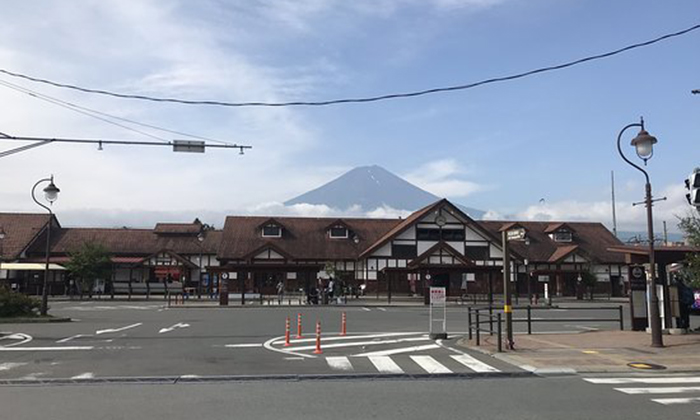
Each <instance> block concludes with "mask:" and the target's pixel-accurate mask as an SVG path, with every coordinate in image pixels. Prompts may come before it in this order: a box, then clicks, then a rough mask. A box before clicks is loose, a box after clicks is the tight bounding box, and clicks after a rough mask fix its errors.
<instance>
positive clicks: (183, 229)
mask: <svg viewBox="0 0 700 420" xmlns="http://www.w3.org/2000/svg"><path fill="white" fill-rule="evenodd" d="M201 231H202V224H201V223H196V222H195V223H157V224H156V227H155V228H154V229H153V232H154V233H156V234H180V235H183V234H184V235H196V234H198V233H199V232H201Z"/></svg>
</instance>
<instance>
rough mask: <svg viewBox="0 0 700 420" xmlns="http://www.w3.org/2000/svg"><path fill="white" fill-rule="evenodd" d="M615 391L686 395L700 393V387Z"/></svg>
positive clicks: (620, 389)
mask: <svg viewBox="0 0 700 420" xmlns="http://www.w3.org/2000/svg"><path fill="white" fill-rule="evenodd" d="M615 391H620V392H624V393H625V394H631V395H638V394H684V393H686V392H697V391H700V386H670V387H661V388H615Z"/></svg>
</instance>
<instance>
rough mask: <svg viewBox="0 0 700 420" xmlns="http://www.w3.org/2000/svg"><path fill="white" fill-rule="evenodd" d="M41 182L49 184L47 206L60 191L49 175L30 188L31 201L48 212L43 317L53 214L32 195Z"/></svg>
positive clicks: (42, 304)
mask: <svg viewBox="0 0 700 420" xmlns="http://www.w3.org/2000/svg"><path fill="white" fill-rule="evenodd" d="M42 182H48V183H49V185H47V186H46V188H44V198H45V199H46V201H48V202H49V205H52V204H53V202H54V201H56V200H57V199H58V193H59V192H60V191H61V190H59V189H58V187H56V185H55V184H54V183H53V175H51V178H44V179H40V180H39V181H37V182H36V184H34V186H33V187H32V199H33V200H34V202H35V203H37V204H38V205H39V206H41V207H43V208H44V209H46V211H48V212H49V221H48V222H47V223H46V265H45V266H44V282H43V285H42V288H41V309H40V313H41V315H43V316H45V315H46V312H48V306H49V304H48V303H49V294H48V291H49V257H50V255H51V254H50V250H51V220H52V219H53V212H52V211H51V207H49V206H46V205H44V204H41V203H40V202H39V200H37V199H36V195H35V194H34V192H35V190H36V187H37V186H38V185H39V184H41V183H42Z"/></svg>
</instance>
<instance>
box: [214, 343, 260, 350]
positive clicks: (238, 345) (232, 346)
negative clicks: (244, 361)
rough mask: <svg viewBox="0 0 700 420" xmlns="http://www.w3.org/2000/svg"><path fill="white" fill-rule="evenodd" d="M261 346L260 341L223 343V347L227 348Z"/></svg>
mask: <svg viewBox="0 0 700 420" xmlns="http://www.w3.org/2000/svg"><path fill="white" fill-rule="evenodd" d="M262 346H263V345H262V343H244V344H224V347H226V348H229V349H237V348H248V347H262Z"/></svg>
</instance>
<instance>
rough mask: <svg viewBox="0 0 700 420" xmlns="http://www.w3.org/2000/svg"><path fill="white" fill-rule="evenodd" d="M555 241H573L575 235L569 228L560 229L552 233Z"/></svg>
mask: <svg viewBox="0 0 700 420" xmlns="http://www.w3.org/2000/svg"><path fill="white" fill-rule="evenodd" d="M552 239H553V240H554V242H571V241H572V240H573V239H574V235H573V234H572V233H571V231H569V230H558V231H556V232H554V233H553V234H552Z"/></svg>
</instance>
